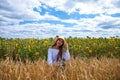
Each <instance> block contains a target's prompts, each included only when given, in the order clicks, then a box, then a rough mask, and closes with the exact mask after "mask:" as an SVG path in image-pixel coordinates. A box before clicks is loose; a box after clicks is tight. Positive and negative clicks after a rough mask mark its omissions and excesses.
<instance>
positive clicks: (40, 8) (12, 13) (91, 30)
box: [0, 0, 120, 38]
mask: <svg viewBox="0 0 120 80" xmlns="http://www.w3.org/2000/svg"><path fill="white" fill-rule="evenodd" d="M119 4H120V0H0V37H4V38H49V37H55V36H56V35H58V36H63V37H69V36H72V37H86V36H89V37H115V36H120V5H119Z"/></svg>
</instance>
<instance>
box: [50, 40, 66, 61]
mask: <svg viewBox="0 0 120 80" xmlns="http://www.w3.org/2000/svg"><path fill="white" fill-rule="evenodd" d="M60 39H61V38H58V39H57V40H56V42H55V43H54V44H53V45H52V48H53V47H54V46H55V45H56V44H57V41H58V40H60ZM62 40H63V39H62ZM63 45H64V40H63V44H62V45H61V46H59V52H58V55H57V61H58V60H59V59H62V52H63Z"/></svg>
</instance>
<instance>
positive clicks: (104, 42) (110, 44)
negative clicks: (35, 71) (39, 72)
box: [0, 36, 120, 61]
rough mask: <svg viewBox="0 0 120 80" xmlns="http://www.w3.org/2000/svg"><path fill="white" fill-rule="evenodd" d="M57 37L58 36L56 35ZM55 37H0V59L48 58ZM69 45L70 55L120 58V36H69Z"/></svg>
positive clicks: (32, 59)
mask: <svg viewBox="0 0 120 80" xmlns="http://www.w3.org/2000/svg"><path fill="white" fill-rule="evenodd" d="M55 38H56V37H55ZM55 38H48V39H36V38H25V39H22V38H9V39H8V38H2V37H0V59H6V58H7V57H9V58H11V59H13V60H18V59H19V60H21V61H24V60H26V59H29V60H31V61H35V60H38V59H39V58H41V59H47V51H48V48H49V46H51V45H52V44H53V43H54V42H55ZM65 39H66V41H67V43H68V45H69V52H70V55H71V56H73V57H74V58H75V57H76V56H77V57H81V58H84V57H85V58H91V57H97V58H100V57H101V56H107V57H116V58H120V38H119V37H110V38H103V37H100V38H95V37H89V36H87V37H86V38H81V37H71V36H70V37H68V38H65Z"/></svg>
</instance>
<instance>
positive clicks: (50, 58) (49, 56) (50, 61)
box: [47, 48, 53, 64]
mask: <svg viewBox="0 0 120 80" xmlns="http://www.w3.org/2000/svg"><path fill="white" fill-rule="evenodd" d="M47 62H48V64H51V63H52V62H53V60H52V51H51V49H50V48H49V49H48V58H47Z"/></svg>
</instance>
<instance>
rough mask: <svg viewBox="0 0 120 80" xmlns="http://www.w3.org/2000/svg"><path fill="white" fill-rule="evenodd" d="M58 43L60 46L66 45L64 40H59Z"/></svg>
mask: <svg viewBox="0 0 120 80" xmlns="http://www.w3.org/2000/svg"><path fill="white" fill-rule="evenodd" d="M56 43H57V45H58V46H61V45H63V44H64V41H63V39H58V40H57V42H56Z"/></svg>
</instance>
